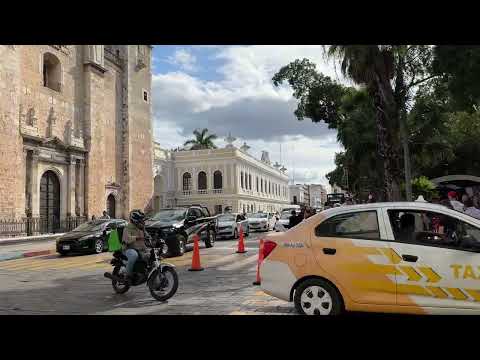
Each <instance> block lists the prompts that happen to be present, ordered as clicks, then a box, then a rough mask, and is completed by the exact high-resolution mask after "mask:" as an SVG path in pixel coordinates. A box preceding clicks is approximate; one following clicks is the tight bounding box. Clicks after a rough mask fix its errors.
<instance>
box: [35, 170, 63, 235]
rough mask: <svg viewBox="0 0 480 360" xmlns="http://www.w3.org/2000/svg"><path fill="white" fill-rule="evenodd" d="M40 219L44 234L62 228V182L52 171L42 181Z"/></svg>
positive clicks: (46, 173)
mask: <svg viewBox="0 0 480 360" xmlns="http://www.w3.org/2000/svg"><path fill="white" fill-rule="evenodd" d="M40 218H42V232H55V230H57V229H58V228H59V227H60V181H59V180H58V176H57V175H56V174H55V173H54V172H53V171H51V170H48V171H46V172H45V173H44V174H43V176H42V179H41V180H40Z"/></svg>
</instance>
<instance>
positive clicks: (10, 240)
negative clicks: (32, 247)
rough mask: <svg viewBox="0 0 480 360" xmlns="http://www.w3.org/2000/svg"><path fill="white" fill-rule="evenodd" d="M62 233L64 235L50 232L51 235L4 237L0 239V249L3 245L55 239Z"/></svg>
mask: <svg viewBox="0 0 480 360" xmlns="http://www.w3.org/2000/svg"><path fill="white" fill-rule="evenodd" d="M62 235H64V233H59V234H51V235H50V234H49V235H38V236H26V237H12V238H4V239H0V249H1V246H2V245H12V244H22V243H31V242H41V241H49V240H55V239H57V238H58V237H60V236H62Z"/></svg>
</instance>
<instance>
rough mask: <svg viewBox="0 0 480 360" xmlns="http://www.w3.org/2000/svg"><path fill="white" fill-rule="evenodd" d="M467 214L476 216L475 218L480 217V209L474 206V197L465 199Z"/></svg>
mask: <svg viewBox="0 0 480 360" xmlns="http://www.w3.org/2000/svg"><path fill="white" fill-rule="evenodd" d="M464 212H465V214H467V215H470V216H471V217H474V218H475V219H480V210H478V209H477V208H476V207H475V206H473V201H472V199H468V200H467V201H465V211H464Z"/></svg>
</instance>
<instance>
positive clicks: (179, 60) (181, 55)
mask: <svg viewBox="0 0 480 360" xmlns="http://www.w3.org/2000/svg"><path fill="white" fill-rule="evenodd" d="M167 62H168V63H170V64H173V65H178V66H179V67H180V69H181V70H184V71H188V72H194V71H196V70H197V66H196V62H197V58H196V56H195V55H193V54H192V53H191V52H190V51H188V50H186V49H177V50H175V53H174V54H173V55H171V56H169V57H168V58H167Z"/></svg>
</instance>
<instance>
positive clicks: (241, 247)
mask: <svg viewBox="0 0 480 360" xmlns="http://www.w3.org/2000/svg"><path fill="white" fill-rule="evenodd" d="M236 252H237V254H243V253H246V252H247V250H245V244H244V243H243V228H242V225H240V235H239V237H238V249H237V251H236Z"/></svg>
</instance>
